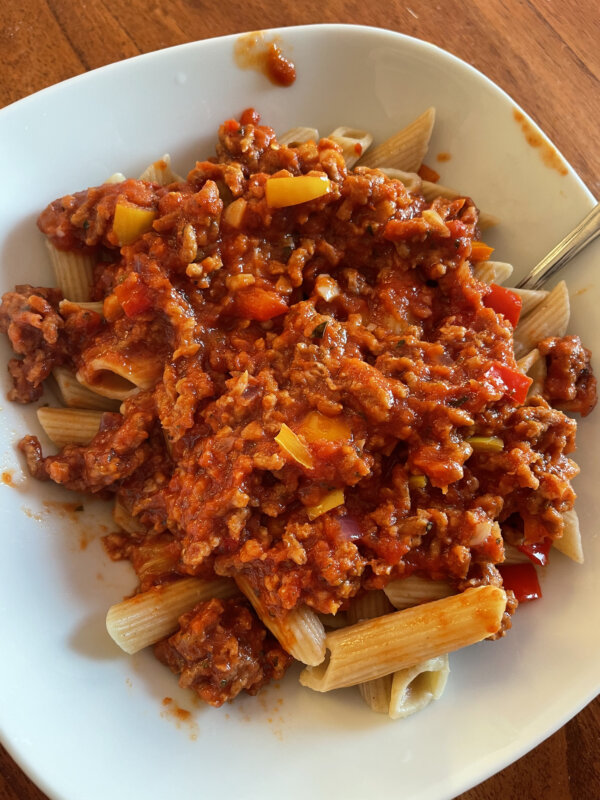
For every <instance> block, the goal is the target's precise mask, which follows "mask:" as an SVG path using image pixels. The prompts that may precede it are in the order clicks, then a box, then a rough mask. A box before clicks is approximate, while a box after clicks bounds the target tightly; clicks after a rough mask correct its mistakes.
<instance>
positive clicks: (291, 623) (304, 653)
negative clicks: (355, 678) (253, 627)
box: [235, 575, 325, 666]
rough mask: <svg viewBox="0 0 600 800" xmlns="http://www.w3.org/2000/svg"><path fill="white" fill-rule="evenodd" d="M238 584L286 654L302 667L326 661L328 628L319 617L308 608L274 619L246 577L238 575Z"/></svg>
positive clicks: (301, 608)
mask: <svg viewBox="0 0 600 800" xmlns="http://www.w3.org/2000/svg"><path fill="white" fill-rule="evenodd" d="M235 580H236V583H237V585H238V587H239V589H240V591H242V592H243V594H245V595H246V597H247V598H248V600H249V601H250V602H251V603H252V606H253V608H254V610H255V611H256V613H257V615H258V617H259V619H260V620H261V621H262V623H263V625H264V626H265V627H267V628H268V629H269V630H270V631H271V633H272V634H273V636H274V637H275V638H276V639H277V640H278V641H279V644H280V645H281V646H282V647H283V649H284V650H287V652H288V653H289V654H290V655H292V656H294V658H295V659H296V660H297V661H301V662H302V663H303V664H310V665H311V666H314V665H316V664H320V663H321V661H323V659H324V658H325V628H324V627H323V623H322V622H321V620H320V619H319V617H318V616H317V614H316V613H315V612H314V611H313V610H312V609H311V608H308V607H307V606H300V607H298V608H295V609H294V610H293V611H290V612H289V613H288V614H287V616H285V617H282V618H278V617H272V616H271V615H270V614H269V612H268V611H267V609H266V608H265V607H264V606H263V604H262V602H261V599H260V597H258V595H257V594H256V592H255V591H254V589H253V588H252V587H251V586H250V583H249V582H248V580H247V579H246V578H245V577H244V576H243V575H236V577H235Z"/></svg>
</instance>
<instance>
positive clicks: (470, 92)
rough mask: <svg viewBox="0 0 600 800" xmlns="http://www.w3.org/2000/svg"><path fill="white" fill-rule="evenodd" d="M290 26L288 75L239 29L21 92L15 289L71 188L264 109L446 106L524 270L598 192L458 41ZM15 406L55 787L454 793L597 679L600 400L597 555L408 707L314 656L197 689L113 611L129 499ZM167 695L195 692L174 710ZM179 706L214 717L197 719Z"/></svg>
mask: <svg viewBox="0 0 600 800" xmlns="http://www.w3.org/2000/svg"><path fill="white" fill-rule="evenodd" d="M277 34H278V36H279V38H280V42H281V44H282V48H283V50H284V52H285V53H286V54H287V55H289V56H290V57H291V58H292V59H293V61H294V62H295V64H296V66H297V70H298V79H297V81H296V82H295V83H294V85H293V86H292V87H291V88H289V89H282V88H278V87H276V86H274V85H272V84H271V83H269V82H268V81H267V80H266V78H265V77H264V76H263V75H262V74H260V73H258V72H254V71H242V70H240V69H239V68H237V67H236V65H235V62H234V59H233V48H234V44H235V42H236V39H237V37H226V38H222V39H215V40H210V41H202V42H196V43H192V44H189V45H183V46H181V47H176V48H173V49H170V50H163V51H161V52H157V53H152V54H150V55H146V56H141V57H139V58H135V59H132V60H130V61H125V62H122V63H119V64H113V65H111V66H108V67H104V68H102V69H100V70H97V71H95V72H91V73H88V74H86V75H82V76H81V77H78V78H74V79H73V80H70V81H67V82H65V83H63V84H60V85H58V86H54V87H52V88H50V89H47V90H45V91H43V92H40V93H39V94H36V95H34V96H32V97H29V98H26V99H24V100H22V101H20V102H18V103H16V104H14V105H13V106H9V107H8V108H6V109H4V110H3V111H1V112H0V144H1V146H0V152H2V153H3V170H4V171H3V175H4V178H3V189H2V192H1V193H0V261H1V266H2V273H1V275H2V278H1V283H2V289H3V290H4V291H5V290H7V289H9V288H11V287H12V286H13V285H14V284H15V283H21V282H23V281H28V282H31V283H34V284H36V283H37V284H39V285H48V282H49V281H51V277H50V272H49V268H48V265H47V262H46V259H45V255H44V249H43V243H42V237H41V235H40V234H38V233H37V231H36V229H35V219H36V216H37V214H38V213H39V211H40V210H41V209H42V208H43V207H44V206H45V205H46V204H47V203H48V202H49V201H50V200H52V199H54V198H55V197H58V196H61V195H62V194H65V193H67V192H71V191H75V190H77V189H82V188H85V187H87V186H89V185H94V184H97V183H100V182H102V181H103V180H104V179H105V178H106V177H107V176H108V175H110V174H112V173H113V172H115V171H117V170H119V171H122V172H125V173H126V174H130V175H136V174H138V173H139V171H140V170H141V169H142V168H143V167H144V166H145V165H146V164H147V163H148V162H149V161H152V160H154V159H155V158H157V157H159V156H161V155H162V154H163V153H164V152H167V151H168V152H170V153H171V154H172V156H173V160H174V164H175V167H176V169H178V170H179V171H181V172H184V173H185V171H186V170H187V169H188V168H189V167H190V166H191V165H192V164H193V162H194V160H195V159H196V158H197V157H198V158H202V157H206V156H207V155H209V154H211V153H212V152H213V147H214V142H215V135H216V129H217V126H218V124H219V123H220V122H221V121H222V120H224V119H226V118H228V117H230V116H233V115H237V114H239V113H240V112H241V111H242V110H243V109H244V108H246V107H247V106H254V107H256V108H257V109H258V110H259V111H260V113H261V114H262V115H263V119H264V121H265V122H266V123H268V124H271V125H272V126H273V127H274V128H275V129H276V130H277V131H280V132H281V131H284V130H285V129H286V128H288V127H290V126H293V125H298V124H306V125H316V126H317V127H318V128H319V129H320V130H321V131H322V132H327V131H328V130H331V129H333V128H335V127H336V126H338V125H341V124H348V125H352V126H355V127H365V128H367V129H370V130H371V131H372V132H373V134H374V136H375V138H376V140H381V139H382V138H385V136H386V135H388V134H390V133H391V132H393V131H394V130H395V129H397V128H398V127H400V126H402V125H403V124H404V123H406V122H407V121H409V120H410V119H411V118H413V117H414V116H415V115H416V114H418V113H420V112H421V111H423V110H424V109H425V108H427V107H428V106H429V105H434V106H436V108H437V113H438V117H437V119H438V121H437V124H436V128H435V133H434V136H433V140H432V153H433V154H436V153H438V152H440V151H447V152H449V153H450V154H451V156H452V158H451V160H450V161H448V162H447V163H444V164H442V165H441V166H440V167H439V169H440V171H441V172H442V182H443V183H445V184H448V185H454V186H456V187H457V188H458V189H461V190H463V191H466V192H468V193H469V194H471V195H472V196H473V197H474V198H475V199H476V201H477V203H478V204H479V206H480V207H481V208H483V209H485V210H486V211H488V212H491V213H494V214H496V215H497V216H498V217H499V218H500V220H501V225H500V226H499V227H498V228H497V229H495V230H493V231H490V233H489V235H487V234H486V240H487V241H488V242H489V243H490V244H492V245H494V246H495V247H496V254H495V255H496V256H497V258H498V259H500V260H503V261H512V262H513V263H514V264H515V265H516V268H517V274H519V273H523V272H524V271H525V270H526V269H527V268H529V267H530V266H532V265H533V264H534V263H535V262H536V261H537V259H538V258H539V257H540V256H542V255H543V254H544V253H545V252H546V251H547V250H549V249H550V248H551V246H552V245H554V244H555V243H556V241H557V240H558V239H559V238H561V237H562V235H563V234H564V233H566V232H567V230H568V229H569V228H571V227H572V226H573V225H574V224H575V223H576V222H578V221H579V219H580V218H581V217H583V216H584V214H585V213H586V212H587V210H588V209H589V208H590V207H591V205H592V202H593V198H592V197H591V195H590V194H589V192H588V191H587V190H586V189H585V187H584V185H583V184H582V182H581V181H580V180H579V179H578V178H577V176H576V175H575V174H574V173H573V172H572V170H571V169H568V174H566V175H561V174H560V173H559V171H557V170H556V169H552V168H549V167H548V166H546V165H545V163H544V162H543V160H542V159H541V158H540V149H539V148H538V149H533V148H532V147H531V146H530V145H528V144H527V141H526V139H525V137H524V135H523V132H522V130H521V128H520V127H519V125H518V124H517V123H516V122H515V120H514V118H513V111H514V110H515V108H516V105H515V103H514V102H513V101H512V100H511V99H510V98H509V97H508V96H507V95H506V94H504V93H503V92H502V91H501V90H500V89H498V88H497V87H496V86H495V85H494V84H492V83H491V82H490V81H489V80H487V79H486V78H485V77H483V76H482V75H481V74H479V73H478V72H476V71H475V70H474V69H472V68H471V67H469V66H467V65H466V64H464V63H463V62H461V61H459V60H458V59H456V58H454V57H453V56H451V55H448V54H447V53H445V52H443V51H441V50H439V49H438V48H436V47H433V46H432V45H429V44H426V43H424V42H421V41H417V40H414V39H410V38H407V37H405V36H401V35H399V34H396V33H390V32H387V31H383V30H377V29H371V28H359V27H352V26H342V25H323V26H307V27H301V28H288V29H282V30H280V31H278V32H277ZM269 35H270V34H269ZM429 161H430V163H431V164H432V165H435V164H436V162H435V160H434V159H429ZM599 254H600V242H597V243H596V244H595V245H594V246H592V247H590V248H589V249H588V250H587V251H586V252H584V253H582V254H581V255H580V256H579V257H578V258H577V260H576V262H574V263H573V265H572V266H571V267H570V268H569V271H568V273H567V280H568V283H569V286H570V290H571V299H572V309H573V316H572V320H573V321H572V328H573V330H574V331H575V332H577V333H580V334H581V335H582V337H583V338H584V341H585V343H586V344H587V346H588V347H590V348H592V349H594V348H595V349H598V348H599V347H600V326H599V325H598V313H597V309H598V308H599V307H600V297H599V291H598V283H597V280H596V277H595V273H594V271H593V269H594V263H595V262H597V260H598V255H599ZM3 339H4V337H3ZM1 347H2V350H1V360H2V362H3V363H6V360H7V359H8V357H9V350H8V347H7V345H6V342H5V341H2V343H1ZM2 375H3V382H4V387H5V389H6V388H8V378H7V377H6V374H5V371H4V369H2ZM2 406H3V407H2V416H1V442H2V448H1V453H2V455H1V456H0V470H4V471H10V470H12V471H13V473H12V474H13V483H16V484H18V488H12V487H10V486H6V485H0V492H1V493H2V495H1V497H2V503H1V514H2V517H1V519H2V524H1V528H2V562H3V569H2V581H1V582H0V610H1V613H0V641H1V642H2V647H3V654H2V658H1V659H0V687H1V689H0V693H1V702H0V725H1V730H2V738H3V742H4V743H5V745H6V746H7V747H8V749H9V750H10V752H11V753H12V755H13V756H14V757H15V758H16V759H17V761H18V762H19V763H20V764H21V765H22V766H23V767H24V769H25V770H26V771H27V772H28V773H29V774H30V775H31V776H32V778H33V779H34V780H35V781H37V783H38V784H39V785H40V786H41V787H42V788H43V789H44V791H45V792H47V793H48V794H49V795H50V796H51V797H54V798H64V799H65V800H81V798H83V797H85V798H86V800H106V798H108V797H110V798H111V800H119V798H131V797H142V796H143V797H145V798H146V800H153V798H164V797H189V796H218V797H221V798H247V799H248V800H250V799H251V798H257V799H258V798H260V800H265V798H271V797H273V798H274V797H279V795H280V793H281V791H283V792H285V795H286V797H287V800H300V798H302V799H303V798H304V797H306V796H307V795H309V796H313V797H318V798H321V797H342V796H343V797H345V798H347V800H351V799H352V798H365V797H367V796H376V797H387V796H389V797H410V798H411V800H425V799H426V798H427V800H434V799H435V800H440V798H449V797H453V796H454V795H456V794H457V793H459V792H460V791H463V790H465V789H467V788H469V787H471V786H473V785H474V784H476V783H478V782H479V781H481V780H483V779H485V778H486V777H488V776H489V775H491V774H492V773H494V772H495V771H497V770H499V769H501V768H502V767H504V766H505V765H507V764H508V763H509V762H511V761H512V760H514V759H516V758H518V757H519V756H521V755H522V754H523V753H525V752H526V751H527V750H529V749H530V748H532V747H534V746H535V745H536V744H538V742H540V741H541V740H542V739H543V738H544V737H546V736H548V735H549V734H550V733H552V732H553V731H554V730H555V729H557V728H558V727H559V726H560V725H562V724H563V723H564V722H565V721H566V720H567V719H568V718H569V717H571V716H572V715H573V714H575V713H576V712H577V711H578V710H579V709H580V708H581V707H582V706H583V705H585V703H586V702H588V701H589V700H590V699H591V698H592V697H593V696H594V695H595V694H596V692H597V691H598V663H599V661H600V624H599V623H600V618H599V611H598V608H599V606H598V602H597V577H596V575H597V569H598V564H599V561H600V539H599V537H598V527H597V525H596V524H595V523H596V522H597V520H598V519H599V518H600V504H599V497H600V492H598V491H597V487H596V481H595V455H596V453H595V450H596V449H597V442H598V426H599V422H598V420H599V418H598V415H597V414H596V415H595V416H594V415H592V416H591V417H590V418H588V419H586V420H584V421H583V422H582V423H581V425H580V433H579V443H580V450H579V451H578V453H577V460H578V461H579V463H580V464H581V467H582V474H581V476H580V477H579V478H578V479H577V481H576V488H577V490H578V493H579V504H578V510H579V513H580V517H581V519H582V526H583V531H584V537H585V539H584V545H585V549H586V563H585V566H583V567H579V566H577V565H576V564H573V563H571V562H569V561H568V560H567V559H565V558H563V557H562V556H560V555H559V554H557V555H556V557H555V558H554V559H553V561H552V564H551V565H550V566H549V567H548V570H547V574H546V575H545V576H544V580H543V590H544V598H543V600H542V601H541V602H537V603H533V604H530V605H529V606H524V607H522V608H521V609H519V611H518V613H517V616H516V618H515V620H514V627H513V630H512V631H511V632H510V634H509V635H508V636H507V637H506V638H505V639H504V640H502V641H500V642H495V643H487V642H485V643H482V644H480V645H477V646H475V647H471V648H467V649H466V650H465V651H462V652H459V653H457V654H455V655H454V656H453V657H452V659H451V665H452V673H451V677H450V682H449V686H448V688H447V691H446V694H445V695H444V697H443V698H442V699H441V700H440V701H439V702H437V703H434V704H433V705H431V706H430V707H428V708H427V709H426V710H425V711H424V712H422V713H420V714H418V715H416V716H415V717H412V718H409V719H407V720H405V721H403V722H391V721H390V720H388V719H387V718H382V717H380V716H378V715H376V714H372V713H370V712H369V711H368V710H367V709H366V707H363V705H362V703H361V700H360V698H359V697H358V694H357V693H355V692H353V691H351V690H345V691H341V692H334V693H332V694H330V695H325V696H322V695H318V694H315V693H312V692H310V691H309V690H307V689H302V688H301V687H299V685H298V684H297V681H296V678H297V673H295V672H293V673H291V674H288V676H287V677H286V679H285V680H284V681H283V683H282V685H281V687H270V688H268V689H267V690H266V691H265V692H264V693H263V694H261V695H260V696H259V697H257V698H249V697H248V698H246V699H240V700H238V701H236V702H235V703H234V704H233V705H231V706H230V707H226V708H223V709H220V710H215V709H212V708H209V707H204V706H200V705H198V704H195V703H194V702H193V701H192V699H191V698H190V697H189V695H188V694H186V693H185V692H183V691H181V690H179V689H178V687H177V686H176V683H175V680H174V678H173V677H172V676H171V674H170V673H169V672H168V671H167V670H166V669H165V668H164V667H163V666H161V665H160V664H158V663H157V662H155V660H154V658H153V656H152V655H151V654H149V653H141V654H139V655H137V656H135V657H133V658H130V657H127V656H125V655H124V654H122V653H120V652H119V651H118V650H117V648H116V646H114V645H113V643H112V642H111V640H110V639H109V638H108V636H107V634H106V633H105V629H104V615H105V612H106V609H107V608H108V606H109V605H111V603H113V602H115V601H116V600H117V599H120V598H121V597H122V596H123V595H124V594H125V593H126V592H127V591H130V590H131V589H132V587H133V585H134V579H133V576H132V574H131V572H130V570H129V567H128V566H127V565H124V564H116V565H115V564H112V563H111V562H109V561H108V559H107V558H106V556H105V555H104V554H103V551H102V547H101V544H100V536H101V535H102V534H103V533H105V532H106V527H103V526H106V525H110V522H109V521H108V516H107V515H106V513H105V511H104V509H103V508H102V507H101V504H99V503H91V502H89V501H88V500H87V499H85V500H84V503H85V506H86V511H85V513H84V514H80V513H78V512H69V511H67V508H66V507H64V506H62V505H61V503H64V502H65V501H72V500H73V497H72V496H71V495H69V496H67V495H66V494H65V493H63V492H62V491H61V490H59V489H58V488H57V487H54V486H50V485H48V484H41V483H37V482H35V481H33V480H31V479H30V478H27V477H25V476H24V473H23V463H22V460H21V459H20V457H19V456H18V455H17V453H16V451H15V442H16V441H17V440H18V439H19V438H20V437H21V436H22V435H24V434H25V433H26V432H29V431H31V430H38V427H37V423H36V420H35V415H34V411H33V409H31V408H22V407H16V406H14V405H12V404H10V403H8V402H4V403H3V404H2ZM77 519H81V520H83V521H79V522H78V521H77ZM84 542H88V546H87V547H85V548H83V547H82V546H81V545H82V544H83V543H84ZM166 696H170V697H172V698H173V699H174V703H172V704H170V705H167V706H165V705H163V704H162V700H163V698H164V697H166ZM174 705H178V706H179V707H182V708H185V709H190V710H191V712H192V714H191V717H190V718H189V719H187V720H182V719H179V718H178V717H177V714H176V713H174V712H173V710H172V709H173V706H174ZM169 709H171V711H169ZM180 716H181V715H180Z"/></svg>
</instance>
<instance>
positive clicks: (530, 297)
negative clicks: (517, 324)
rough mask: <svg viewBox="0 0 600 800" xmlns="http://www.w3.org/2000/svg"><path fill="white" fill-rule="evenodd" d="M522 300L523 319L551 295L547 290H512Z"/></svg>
mask: <svg viewBox="0 0 600 800" xmlns="http://www.w3.org/2000/svg"><path fill="white" fill-rule="evenodd" d="M511 292H514V293H515V294H518V295H519V297H520V298H521V317H525V316H527V314H529V313H530V312H531V311H533V309H534V308H535V307H536V306H539V304H540V303H541V302H542V300H545V298H546V297H548V295H549V294H550V292H547V291H546V290H545V289H514V288H512V289H511Z"/></svg>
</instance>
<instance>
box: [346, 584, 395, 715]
mask: <svg viewBox="0 0 600 800" xmlns="http://www.w3.org/2000/svg"><path fill="white" fill-rule="evenodd" d="M391 608H392V607H391V605H390V602H389V600H388V599H387V597H386V596H385V594H384V593H383V592H367V594H363V595H361V596H360V597H357V598H356V599H355V600H354V602H353V603H352V605H351V606H350V608H349V610H348V621H349V622H350V623H356V622H360V621H361V620H363V619H374V618H376V617H381V616H383V615H384V614H389V613H390V611H391ZM392 677H393V676H392V675H382V676H381V678H375V680H372V681H366V682H365V683H360V684H359V685H358V690H359V691H360V694H361V696H362V698H363V700H364V701H365V703H366V704H367V705H368V706H369V708H371V709H372V710H373V711H376V712H378V713H379V714H387V713H388V712H389V709H390V698H391V693H392Z"/></svg>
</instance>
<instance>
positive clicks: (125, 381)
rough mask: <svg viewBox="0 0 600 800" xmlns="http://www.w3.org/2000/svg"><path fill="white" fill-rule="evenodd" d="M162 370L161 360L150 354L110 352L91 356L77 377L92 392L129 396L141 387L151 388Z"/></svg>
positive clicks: (116, 396) (113, 397) (108, 395)
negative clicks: (141, 355)
mask: <svg viewBox="0 0 600 800" xmlns="http://www.w3.org/2000/svg"><path fill="white" fill-rule="evenodd" d="M161 372H162V364H161V363H160V361H155V360H153V359H152V357H151V356H150V355H149V354H148V356H147V357H140V358H135V359H133V358H129V357H128V356H127V355H126V354H123V353H112V352H108V353H106V354H105V355H103V356H97V357H96V358H93V359H91V360H90V361H89V362H88V363H87V364H86V367H85V372H84V371H83V370H79V371H78V372H77V380H78V381H79V383H81V384H82V386H85V387H87V388H88V389H90V390H91V391H93V392H96V393H97V394H100V395H102V396H103V397H109V398H111V399H114V400H126V399H127V398H128V397H131V396H132V395H134V394H136V392H138V391H139V389H150V388H151V387H152V386H153V385H154V383H155V382H156V380H157V379H158V378H159V377H160V374H161Z"/></svg>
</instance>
